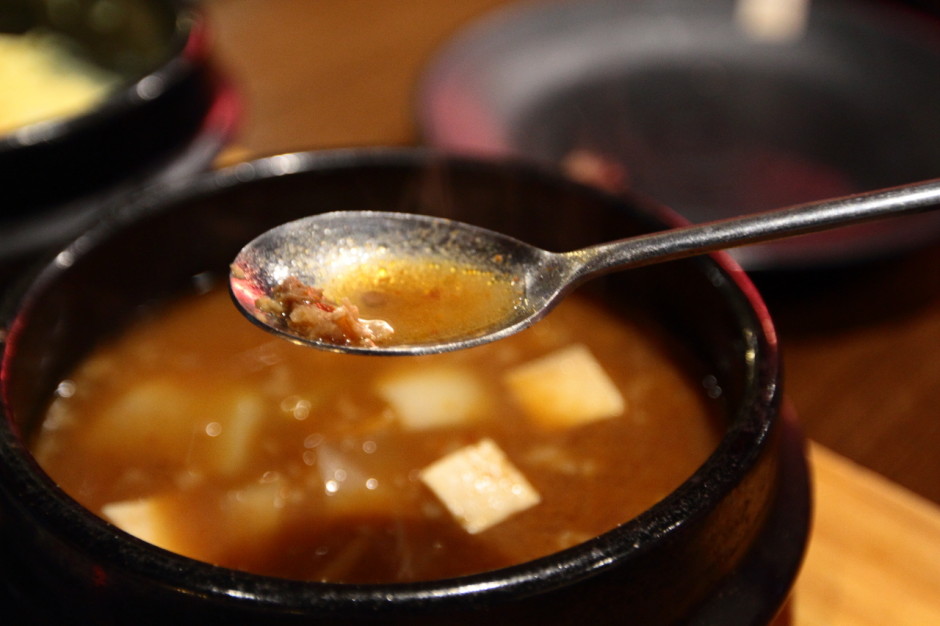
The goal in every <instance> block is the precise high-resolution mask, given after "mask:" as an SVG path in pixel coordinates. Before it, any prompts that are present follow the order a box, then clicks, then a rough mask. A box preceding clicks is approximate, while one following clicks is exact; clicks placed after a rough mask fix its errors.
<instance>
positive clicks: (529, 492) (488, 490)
mask: <svg viewBox="0 0 940 626" xmlns="http://www.w3.org/2000/svg"><path fill="white" fill-rule="evenodd" d="M420 477H421V480H422V482H424V484H425V485H427V486H428V488H430V489H431V491H433V492H434V495H436V496H437V498H438V499H439V500H440V501H441V502H442V503H443V504H444V506H445V507H447V510H448V511H449V512H450V514H451V515H452V516H453V517H454V519H456V520H457V521H458V522H459V523H460V525H461V526H463V527H464V529H465V530H466V531H467V532H468V533H470V534H471V535H475V534H477V533H481V532H483V531H485V530H487V529H488V528H491V527H493V526H495V525H496V524H499V523H500V522H502V521H504V520H506V519H507V518H509V517H511V516H512V515H514V514H516V513H519V512H520V511H524V510H525V509H528V508H529V507H532V506H535V505H536V504H538V503H539V502H540V501H541V496H540V495H539V493H538V492H537V491H536V490H535V488H534V487H533V486H532V485H531V484H530V483H529V481H528V480H526V478H525V476H523V475H522V473H521V472H520V471H519V470H518V469H516V468H515V467H514V466H513V465H512V463H510V461H509V459H508V458H507V457H506V454H505V453H504V452H503V451H502V450H501V449H500V448H499V446H497V445H496V443H495V442H494V441H492V440H491V439H483V440H481V441H480V442H479V443H477V444H474V445H470V446H466V447H463V448H461V449H459V450H457V451H455V452H453V453H451V454H449V455H447V456H445V457H443V458H441V459H439V460H437V461H435V462H434V463H432V464H431V465H429V466H427V467H425V468H424V469H423V470H421V474H420Z"/></svg>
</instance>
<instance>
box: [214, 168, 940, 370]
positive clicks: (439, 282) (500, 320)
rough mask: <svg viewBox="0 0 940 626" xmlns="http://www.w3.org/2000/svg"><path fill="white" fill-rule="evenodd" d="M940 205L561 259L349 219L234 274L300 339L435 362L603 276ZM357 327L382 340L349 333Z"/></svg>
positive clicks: (915, 199) (269, 239)
mask: <svg viewBox="0 0 940 626" xmlns="http://www.w3.org/2000/svg"><path fill="white" fill-rule="evenodd" d="M938 204H940V180H933V181H927V182H923V183H915V184H911V185H904V186H900V187H893V188H890V189H885V190H881V191H875V192H869V193H864V194H857V195H853V196H847V197H844V198H837V199H834V200H826V201H822V202H813V203H808V204H802V205H798V206H794V207H788V208H784V209H777V210H773V211H766V212H763V213H758V214H755V215H749V216H743V217H735V218H730V219H725V220H719V221H715V222H708V223H704V224H697V225H692V226H686V227H682V228H674V229H670V230H665V231H661V232H656V233H652V234H648V235H641V236H638V237H631V238H628V239H622V240H619V241H615V242H611V243H604V244H599V245H595V246H591V247H588V248H584V249H581V250H575V251H571V252H560V253H557V252H548V251H545V250H541V249H539V248H536V247H533V246H530V245H528V244H525V243H523V242H521V241H518V240H516V239H513V238H511V237H508V236H505V235H502V234H499V233H496V232H493V231H490V230H486V229H483V228H479V227H477V226H472V225H469V224H464V223H460V222H454V221H452V220H447V219H443V218H437V217H430V216H426V215H411V214H404V213H389V212H382V211H338V212H334V213H323V214H319V215H313V216H310V217H306V218H303V219H300V220H296V221H293V222H289V223H287V224H282V225H281V226H278V227H276V228H273V229H271V230H269V231H267V232H265V233H263V234H262V235H260V236H259V237H257V238H256V239H254V240H253V241H251V242H250V243H249V244H248V245H246V246H245V247H244V248H243V249H242V250H241V252H240V253H239V254H238V256H237V257H236V258H235V260H234V262H233V263H232V268H231V274H230V286H231V290H232V295H233V297H234V299H235V302H236V303H237V304H238V306H239V308H241V310H242V312H243V313H245V315H246V316H247V317H248V318H249V319H251V320H252V321H253V322H255V323H256V324H258V325H259V326H261V327H263V328H265V329H266V330H270V331H272V332H274V333H277V334H278V335H280V336H282V337H285V338H287V339H290V340H292V341H295V342H298V343H303V344H307V345H311V346H314V347H317V348H321V349H325V350H333V351H339V352H350V353H357V354H384V355H417V354H432V353H437V352H447V351H451V350H457V349H461V348H470V347H473V346H476V345H480V344H482V343H486V342H490V341H494V340H497V339H500V338H503V337H506V336H508V335H510V334H513V333H516V332H518V331H520V330H522V329H524V328H527V327H528V326H531V325H532V324H533V323H535V322H536V321H538V320H539V319H541V318H542V317H544V316H545V314H547V313H548V312H549V311H550V310H551V309H552V308H554V307H555V305H557V304H558V302H560V301H561V299H562V298H564V297H565V295H567V294H568V293H569V292H570V291H571V290H572V289H573V288H574V287H576V286H577V285H579V284H581V283H583V282H585V281H586V280H588V279H590V278H594V277H596V276H599V275H601V274H603V273H606V272H610V271H613V270H618V269H626V268H630V267H639V266H642V265H648V264H651V263H656V262H661V261H668V260H672V259H679V258H683V257H688V256H693V255H697V254H702V253H706V252H711V251H715V250H721V249H725V248H732V247H735V246H740V245H745V244H751V243H758V242H763V241H768V240H772V239H780V238H783V237H787V236H793V235H799V234H805V233H809V232H816V231H820V230H825V229H830V228H834V227H837V226H846V225H849V224H856V223H860V222H864V221H870V220H874V219H877V218H882V217H888V216H893V215H901V214H905V213H914V212H919V211H924V210H928V209H931V208H934V207H936V206H937V205H938ZM291 289H295V290H296V289H299V290H301V291H300V292H291ZM304 290H312V291H304ZM298 294H299V295H298ZM305 294H306V295H305ZM312 294H316V295H312ZM298 302H299V303H300V304H301V305H302V307H301V309H296V310H305V311H306V313H297V314H295V313H294V311H295V309H294V308H292V307H293V305H295V304H297V303H298ZM288 309H290V310H288ZM311 310H312V312H313V313H314V314H316V311H319V312H321V313H325V315H322V316H319V317H323V318H327V319H328V320H329V319H333V320H334V322H335V323H336V325H338V326H339V328H340V329H339V331H337V330H336V329H335V328H332V327H330V328H328V329H326V330H324V329H323V328H324V327H323V326H321V325H320V323H321V321H322V320H315V321H314V322H311V323H309V324H308V323H307V322H305V321H304V320H305V319H306V318H305V316H306V315H307V313H310V312H311ZM352 322H358V323H359V324H361V325H362V327H364V328H365V329H366V331H368V330H369V329H371V330H372V335H371V336H369V333H368V332H365V334H363V333H362V332H360V330H361V329H360V330H355V329H354V330H350V331H346V330H343V328H344V325H350V324H352ZM386 326H388V327H390V328H386ZM318 329H319V330H318ZM376 331H378V332H377V334H376Z"/></svg>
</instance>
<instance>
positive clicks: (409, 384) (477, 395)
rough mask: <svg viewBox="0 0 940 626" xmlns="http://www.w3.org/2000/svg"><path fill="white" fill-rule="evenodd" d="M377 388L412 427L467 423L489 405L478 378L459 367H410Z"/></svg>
mask: <svg viewBox="0 0 940 626" xmlns="http://www.w3.org/2000/svg"><path fill="white" fill-rule="evenodd" d="M376 390H377V392H378V394H379V396H380V397H381V398H382V399H383V400H385V401H386V402H388V403H389V405H391V407H392V409H393V410H394V411H395V414H396V415H397V416H398V419H399V421H400V423H401V424H402V426H404V427H405V428H406V429H408V430H423V429H427V428H440V427H445V426H456V425H460V424H466V423H468V422H471V421H474V420H476V419H478V418H480V417H481V416H482V415H483V414H484V413H485V410H486V407H487V405H488V402H487V397H488V395H487V392H486V389H485V388H484V386H483V385H482V384H481V383H480V382H479V380H478V379H477V377H476V376H475V375H473V374H471V373H470V372H467V371H465V370H463V369H460V368H457V367H435V368H422V369H413V370H406V371H404V372H399V373H397V374H395V375H394V376H391V377H388V378H386V379H384V380H382V381H381V382H379V384H378V387H377V389H376Z"/></svg>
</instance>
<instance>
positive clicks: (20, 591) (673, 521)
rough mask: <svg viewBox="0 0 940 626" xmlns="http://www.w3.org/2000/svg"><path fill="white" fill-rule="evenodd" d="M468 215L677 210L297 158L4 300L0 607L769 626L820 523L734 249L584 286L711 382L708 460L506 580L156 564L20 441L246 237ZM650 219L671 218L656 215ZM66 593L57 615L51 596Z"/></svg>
mask: <svg viewBox="0 0 940 626" xmlns="http://www.w3.org/2000/svg"><path fill="white" fill-rule="evenodd" d="M338 209H378V210H401V211H409V212H420V213H429V214H436V215H445V216H448V217H454V218H459V219H462V220H464V221H468V222H472V223H476V224H479V225H482V226H486V227H489V228H493V229H496V230H499V231H503V232H506V233H508V234H510V235H514V236H517V237H520V238H522V239H525V240H528V241H531V242H532V243H535V244H538V245H541V246H543V247H546V248H549V249H568V248H575V247H578V246H584V245H587V244H590V243H593V242H599V241H602V240H608V239H610V238H612V237H618V236H626V235H629V234H631V233H636V232H639V231H645V230H650V229H656V228H661V227H662V226H663V224H664V223H665V222H664V221H663V220H665V219H668V218H667V217H664V215H665V212H663V211H661V210H660V209H658V208H656V207H654V206H650V205H647V204H646V203H645V202H643V201H641V200H638V199H628V200H623V199H618V198H614V197H612V196H608V195H604V194H602V193H601V192H598V191H596V190H594V189H591V188H588V187H585V186H581V185H577V184H575V183H572V182H569V181H566V180H563V179H560V178H557V177H554V176H552V175H550V174H549V173H547V172H545V171H542V170H539V169H534V168H532V167H530V166H524V165H521V164H517V163H494V162H480V161H471V160H460V159H454V158H449V157H444V156H441V155H437V154H433V153H428V152H424V151H412V150H366V151H339V152H327V153H307V154H290V155H281V156H276V157H271V158H267V159H264V160H260V161H256V162H253V163H247V164H242V165H238V166H235V167H233V168H230V169H227V170H223V171H219V172H215V173H207V174H204V175H201V176H200V177H197V178H195V179H192V180H190V181H189V182H187V183H186V184H177V185H173V186H169V187H158V188H155V189H152V190H150V191H149V192H147V193H145V194H143V195H140V196H138V197H137V198H136V199H135V200H134V201H133V202H130V203H128V205H127V206H124V207H122V208H121V209H120V210H118V211H116V212H115V214H114V216H113V217H112V218H111V219H110V220H108V221H107V222H106V223H104V224H103V225H101V226H100V227H99V228H97V229H95V230H94V231H92V232H90V233H87V234H86V235H84V236H82V237H81V238H80V239H79V240H78V241H77V242H75V243H74V244H73V245H72V246H71V247H69V248H68V249H66V250H64V251H63V252H62V253H60V254H59V255H58V257H57V258H56V260H55V261H54V262H53V263H51V264H50V265H48V266H46V267H45V268H42V269H41V270H40V271H39V273H38V276H37V278H36V279H35V280H34V281H33V282H32V283H31V285H30V286H28V287H27V288H25V289H24V290H22V291H21V292H19V293H18V294H14V297H13V298H12V300H11V301H10V302H8V303H7V306H6V309H5V313H4V317H3V324H4V328H5V329H6V333H5V339H4V343H3V361H2V372H0V380H2V385H3V387H2V394H3V416H2V418H3V419H2V421H0V507H2V508H0V523H2V527H0V538H2V539H3V544H2V545H3V554H4V557H5V563H4V564H3V566H2V567H3V569H2V578H3V583H2V587H3V590H4V592H5V593H6V595H7V598H6V600H5V602H4V604H2V605H0V610H11V611H12V610H14V609H13V608H12V607H16V610H18V611H21V613H20V615H22V616H25V617H26V618H29V617H33V618H36V619H46V620H47V621H50V622H53V623H62V622H68V621H70V620H71V621H82V622H85V623H97V624H106V623H134V624H142V623H161V624H167V623H190V622H192V623H200V624H207V623H224V624H235V623H239V624H240V623H250V624H266V623H304V624H321V623H331V624H332V623H336V624H375V623H396V624H480V623H487V624H515V625H518V624H528V623H532V624H568V623H571V624H624V623H636V624H644V625H650V624H672V623H691V624H766V623H768V622H769V621H770V620H771V619H773V617H774V615H775V614H777V612H778V611H779V610H780V608H781V606H782V605H783V604H784V602H785V600H786V598H787V595H788V593H789V590H790V587H791V585H792V582H793V580H794V578H795V576H796V573H797V570H798V569H799V565H800V562H801V560H802V556H803V553H804V549H805V544H806V539H807V535H808V526H809V508H810V505H809V487H808V476H807V471H806V465H805V459H804V456H803V448H802V440H801V438H800V435H799V433H798V432H797V430H796V427H795V425H794V424H793V422H792V420H791V419H790V418H789V417H788V416H787V414H786V412H784V411H782V409H781V402H782V400H781V397H782V390H781V387H780V371H779V366H780V364H779V356H778V353H777V346H776V343H775V337H774V331H773V327H772V325H771V322H770V320H769V318H768V315H767V312H766V310H765V309H764V306H763V304H762V303H761V301H760V298H759V296H758V295H757V294H756V292H755V291H754V288H753V287H752V286H751V284H750V282H749V281H748V279H747V278H746V277H745V276H744V275H743V274H742V273H741V271H740V270H738V269H736V268H735V267H734V266H733V264H731V263H730V262H728V261H727V260H726V259H725V258H723V257H720V256H719V257H716V258H707V257H702V258H696V259H689V260H684V261H679V262H672V263H667V264H662V265H658V266H651V267H648V268H643V269H639V270H632V271H629V272H622V273H615V274H611V275H609V276H607V277H605V278H603V279H598V281H597V282H596V283H595V284H592V285H591V289H593V290H596V291H595V293H596V294H604V296H605V297H609V298H612V299H618V298H624V297H629V298H630V299H631V300H632V301H634V302H635V303H642V307H643V308H646V309H648V311H649V312H651V313H653V314H654V315H656V316H657V317H658V319H659V320H661V321H662V323H663V324H664V325H665V327H666V328H667V329H669V331H670V332H672V333H674V335H675V336H676V337H677V338H679V339H680V340H681V341H683V342H684V343H685V345H686V346H688V348H689V349H690V350H691V351H692V353H693V354H694V355H695V356H696V357H697V358H698V359H700V360H701V362H702V363H703V364H705V366H706V367H707V371H708V372H710V377H713V380H712V385H711V387H712V389H718V388H720V390H721V394H722V397H723V399H724V403H725V404H724V405H725V406H726V407H727V420H728V427H727V431H726V433H725V434H724V437H723V439H722V441H721V443H720V444H719V447H718V449H717V450H716V451H715V452H714V454H713V455H712V456H711V457H710V458H709V459H708V460H707V462H706V463H705V464H704V465H702V466H701V468H700V469H699V470H698V471H697V472H696V473H695V474H694V475H693V476H692V477H691V478H690V479H689V480H688V481H687V482H686V483H684V484H682V485H681V486H680V487H679V488H678V489H676V490H675V491H674V492H673V493H672V494H670V495H669V496H668V497H666V498H665V499H664V500H662V501H661V502H659V503H658V504H656V505H655V506H653V507H652V508H651V509H649V510H648V511H647V512H645V513H644V514H642V515H641V516H639V517H638V518H636V519H633V520H624V524H623V525H622V526H620V527H618V528H616V529H614V530H612V531H610V532H607V533H605V534H603V535H601V536H599V537H597V538H595V539H592V540H590V541H588V542H586V543H584V544H581V545H578V546H576V547H574V548H571V549H568V550H565V551H563V552H559V553H557V554H554V555H552V556H549V557H545V558H542V559H539V560H536V561H533V562H530V563H525V564H523V565H519V566H516V567H511V568H507V569H502V570H496V571H491V572H487V573H482V574H478V575H472V576H466V577H462V578H456V579H451V580H440V581H432V582H425V583H415V584H389V585H342V584H321V583H305V582H298V581H288V580H281V579H276V578H267V577H262V576H256V575H251V574H246V573H241V572H236V571H232V570H228V569H223V568H217V567H213V566H210V565H207V564H204V563H200V562H197V561H194V560H190V559H187V558H184V557H180V556H176V555H174V554H171V553H169V552H165V551H163V550H160V549H158V548H155V547H153V546H150V545H148V544H145V543H143V542H141V541H139V540H136V539H134V538H132V537H130V536H129V535H126V534H124V533H123V532H121V531H119V530H117V529H116V528H115V527H113V526H111V525H109V524H108V523H106V522H104V521H103V520H101V519H99V518H97V517H95V516H94V515H92V514H91V513H89V512H88V511H86V510H84V509H82V508H81V507H79V506H78V505H77V504H76V503H75V502H74V501H73V500H71V499H70V498H69V497H68V496H67V495H66V494H64V493H62V492H61V491H60V490H59V489H58V488H57V487H56V485H55V484H53V482H52V481H51V480H50V479H49V478H48V477H47V476H46V475H45V474H44V473H43V472H42V471H41V470H40V469H39V467H38V466H37V464H36V462H35V461H34V459H33V458H32V457H31V456H30V454H29V452H28V450H27V447H26V444H25V443H24V441H26V440H28V439H29V437H30V433H31V432H32V431H33V430H34V429H35V428H36V426H37V420H38V418H39V417H40V416H41V414H42V413H43V410H44V408H45V406H46V405H47V403H48V401H49V399H50V397H51V396H52V394H53V392H54V390H55V388H56V386H57V384H58V382H59V381H60V380H61V379H62V378H63V377H64V376H65V375H66V374H67V372H68V371H69V370H70V368H71V367H73V366H74V365H75V364H76V362H77V361H79V360H80V359H81V358H82V357H83V355H85V354H87V353H88V352H89V350H90V349H91V348H92V347H93V346H94V345H95V344H97V343H98V342H99V341H100V340H101V339H102V338H103V337H105V336H107V335H108V334H110V333H113V332H115V330H116V329H119V328H120V327H122V326H123V325H124V324H126V323H127V321H128V320H129V319H131V318H133V317H134V316H135V315H137V314H139V312H140V311H141V309H142V308H146V305H147V304H148V303H153V302H155V301H159V300H162V299H165V298H168V297H171V296H173V295H174V294H179V293H182V292H185V291H187V290H190V289H192V288H193V284H194V281H197V282H201V281H205V280H206V278H207V277H209V276H213V275H214V276H217V277H220V278H221V277H224V276H225V275H226V273H227V269H228V263H229V262H230V261H231V260H232V259H233V257H234V256H235V254H236V252H237V251H238V250H239V249H240V247H241V246H242V245H244V243H245V242H247V241H249V240H250V239H252V238H254V237H255V236H256V235H257V234H258V233H260V232H261V231H263V230H266V229H268V228H270V227H272V226H274V225H276V224H280V223H283V222H285V221H288V220H291V219H295V218H298V217H301V216H304V215H308V214H310V213H313V212H318V211H333V210H338ZM657 214H659V215H658V216H657ZM51 598H54V599H55V600H54V602H51V601H50V599H51Z"/></svg>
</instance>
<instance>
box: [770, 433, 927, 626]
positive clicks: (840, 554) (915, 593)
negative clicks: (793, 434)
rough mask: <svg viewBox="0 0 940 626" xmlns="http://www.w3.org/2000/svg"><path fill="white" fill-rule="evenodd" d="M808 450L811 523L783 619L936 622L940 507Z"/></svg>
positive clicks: (903, 625) (858, 625)
mask: <svg viewBox="0 0 940 626" xmlns="http://www.w3.org/2000/svg"><path fill="white" fill-rule="evenodd" d="M809 450H810V460H811V464H812V468H813V474H814V485H815V503H814V506H815V513H814V526H813V531H812V534H811V538H810V545H809V550H808V552H807V556H806V560H805V563H804V565H803V569H802V571H801V572H800V575H799V578H798V579H797V582H796V586H795V589H794V592H793V597H792V600H791V603H790V607H789V609H788V612H787V615H786V616H784V619H783V620H781V621H782V622H783V624H790V625H792V626H869V625H870V626H940V507H938V506H937V505H935V504H933V503H932V502H930V501H927V500H925V499H923V498H920V497H919V496H917V495H915V494H913V493H911V492H909V491H906V490H904V489H902V488H900V487H898V486H897V485H895V484H894V483H891V482H890V481H887V480H885V479H884V478H882V477H881V476H879V475H878V474H875V473H874V472H871V471H869V470H866V469H865V468H863V467H861V466H859V465H856V464H855V463H852V462H851V461H849V460H847V459H845V458H843V457H841V456H839V455H837V454H836V453H834V452H832V451H830V450H828V449H827V448H825V447H823V446H821V445H819V444H810V446H809ZM938 480H940V477H938Z"/></svg>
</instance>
